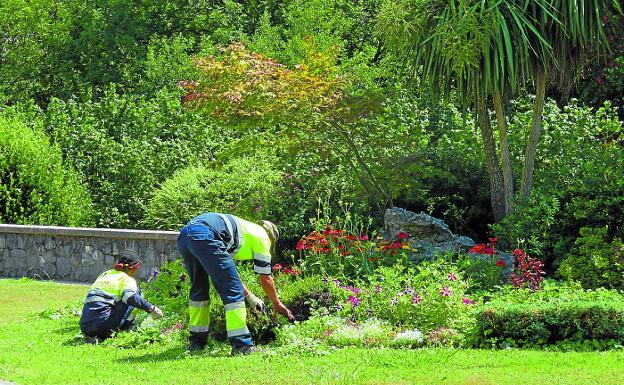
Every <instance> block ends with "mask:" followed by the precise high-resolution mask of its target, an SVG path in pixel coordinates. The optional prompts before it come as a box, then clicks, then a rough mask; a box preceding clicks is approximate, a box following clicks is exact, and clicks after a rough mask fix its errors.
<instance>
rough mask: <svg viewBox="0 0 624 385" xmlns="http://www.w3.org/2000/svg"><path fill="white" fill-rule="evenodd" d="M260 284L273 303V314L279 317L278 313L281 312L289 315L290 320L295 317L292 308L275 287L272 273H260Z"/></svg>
mask: <svg viewBox="0 0 624 385" xmlns="http://www.w3.org/2000/svg"><path fill="white" fill-rule="evenodd" d="M260 286H262V290H264V293H265V294H266V295H267V297H269V299H270V300H271V302H272V303H273V315H274V316H275V317H277V313H280V314H282V315H284V316H286V317H288V319H289V320H293V319H295V317H294V316H293V315H292V313H291V312H290V310H288V308H287V307H286V306H284V304H283V303H282V301H281V300H280V299H279V295H278V294H277V290H276V289H275V281H273V277H272V276H271V275H270V274H260Z"/></svg>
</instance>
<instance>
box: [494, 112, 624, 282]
mask: <svg viewBox="0 0 624 385" xmlns="http://www.w3.org/2000/svg"><path fill="white" fill-rule="evenodd" d="M515 107H516V111H517V112H516V114H514V119H512V121H511V123H510V128H511V130H510V131H511V132H512V133H514V134H513V135H512V137H511V138H510V144H511V145H512V148H513V147H514V146H517V147H520V146H522V143H523V142H524V139H522V138H518V137H517V136H521V135H522V133H521V131H520V127H523V126H526V125H527V124H530V123H529V122H530V119H531V118H530V116H531V107H530V105H529V104H528V103H526V102H525V101H523V100H520V101H518V102H517V104H516V105H515ZM543 122H544V132H543V135H542V140H543V141H542V143H541V145H540V147H539V149H538V152H537V159H536V165H537V166H536V169H535V175H534V178H535V186H536V188H535V190H534V192H533V194H532V195H531V197H530V198H529V199H528V200H524V201H520V202H518V204H517V205H516V206H515V211H514V212H513V213H512V214H510V215H509V216H508V217H507V218H506V219H505V220H504V221H502V222H501V223H499V224H497V225H496V226H494V227H493V228H494V232H495V234H496V236H497V238H499V241H500V242H501V246H502V247H503V248H513V247H517V246H518V245H520V246H522V248H524V249H526V251H527V252H528V253H530V254H532V255H535V256H537V257H539V258H540V259H542V260H543V261H544V263H545V264H546V267H547V268H548V269H551V270H554V269H555V268H556V267H557V266H558V265H559V264H560V263H561V262H562V261H563V260H564V259H565V258H566V257H567V256H568V254H569V253H570V250H571V249H572V247H573V245H574V242H575V240H576V238H577V237H578V235H579V229H580V228H582V227H586V226H588V227H604V226H607V227H608V228H609V230H608V236H609V237H611V238H615V237H620V238H622V237H624V233H623V229H622V226H621V223H622V218H623V215H624V212H623V211H622V207H624V205H623V201H622V199H623V197H622V194H621V193H620V192H621V191H623V189H624V185H623V184H622V183H624V182H623V181H624V174H622V172H623V170H624V167H622V164H623V162H624V152H622V150H621V146H619V145H618V144H617V143H616V142H613V141H611V140H605V139H604V138H606V137H609V136H610V134H609V133H616V132H619V131H620V130H622V127H623V126H622V122H621V121H619V120H618V118H617V114H616V112H615V111H614V110H613V108H611V106H610V105H609V104H606V105H605V106H603V107H602V108H600V109H599V110H598V111H597V112H596V113H595V114H594V113H593V112H592V111H591V110H590V109H589V108H586V107H581V106H578V105H577V104H576V103H574V102H572V103H571V104H569V105H567V106H565V107H564V108H560V107H558V106H556V105H555V104H554V103H552V102H551V103H547V104H546V106H545V109H544V121H543ZM602 133H605V134H602ZM515 161H516V162H520V160H519V159H516V160H515Z"/></svg>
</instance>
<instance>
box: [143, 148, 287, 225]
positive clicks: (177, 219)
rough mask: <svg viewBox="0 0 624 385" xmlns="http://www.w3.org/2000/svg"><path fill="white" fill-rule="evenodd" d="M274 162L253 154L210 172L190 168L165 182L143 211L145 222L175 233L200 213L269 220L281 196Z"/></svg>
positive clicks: (279, 181) (278, 177)
mask: <svg viewBox="0 0 624 385" xmlns="http://www.w3.org/2000/svg"><path fill="white" fill-rule="evenodd" d="M274 162H275V160H274V159H272V158H271V157H269V156H263V155H261V154H256V155H255V156H254V157H240V158H233V159H232V160H231V161H230V162H228V163H225V164H223V165H221V166H217V167H214V168H208V167H201V166H199V167H195V166H191V167H188V168H185V169H182V170H180V171H178V172H176V174H174V176H173V177H172V178H171V179H168V180H167V181H165V182H164V183H163V184H162V185H161V187H160V188H159V189H158V190H157V191H156V193H155V194H154V198H153V199H152V200H151V201H150V203H149V205H148V207H147V216H146V220H145V222H146V223H147V224H148V225H149V226H151V227H154V228H159V229H167V230H179V229H180V228H181V227H182V226H183V225H184V224H185V223H186V222H188V221H189V220H190V219H191V218H193V217H194V216H196V215H199V214H201V213H202V212H226V213H232V214H235V215H238V216H240V217H242V218H246V219H250V220H253V219H261V218H269V217H270V218H272V216H271V213H274V212H276V211H278V208H277V202H278V201H279V199H280V197H281V196H282V194H283V193H282V191H281V189H280V183H281V182H282V176H281V174H280V173H279V172H278V171H276V169H275V166H274Z"/></svg>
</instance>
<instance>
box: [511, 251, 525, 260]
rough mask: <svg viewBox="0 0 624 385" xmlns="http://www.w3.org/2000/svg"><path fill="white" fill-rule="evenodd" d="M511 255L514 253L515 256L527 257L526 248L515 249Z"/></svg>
mask: <svg viewBox="0 0 624 385" xmlns="http://www.w3.org/2000/svg"><path fill="white" fill-rule="evenodd" d="M511 255H513V256H514V257H516V258H518V257H526V253H525V252H524V250H521V249H515V250H514V251H513V252H512V253H511Z"/></svg>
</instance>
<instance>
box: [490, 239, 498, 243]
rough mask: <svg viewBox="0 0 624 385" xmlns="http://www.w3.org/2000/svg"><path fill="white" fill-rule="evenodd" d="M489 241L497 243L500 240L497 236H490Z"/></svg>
mask: <svg viewBox="0 0 624 385" xmlns="http://www.w3.org/2000/svg"><path fill="white" fill-rule="evenodd" d="M488 241H490V243H496V242H498V239H497V238H488Z"/></svg>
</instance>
